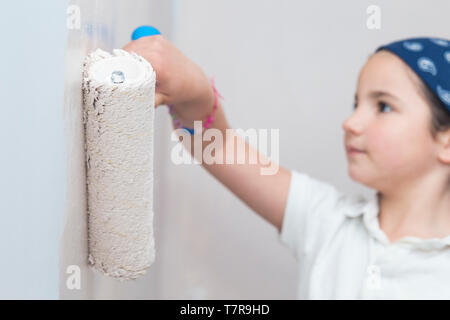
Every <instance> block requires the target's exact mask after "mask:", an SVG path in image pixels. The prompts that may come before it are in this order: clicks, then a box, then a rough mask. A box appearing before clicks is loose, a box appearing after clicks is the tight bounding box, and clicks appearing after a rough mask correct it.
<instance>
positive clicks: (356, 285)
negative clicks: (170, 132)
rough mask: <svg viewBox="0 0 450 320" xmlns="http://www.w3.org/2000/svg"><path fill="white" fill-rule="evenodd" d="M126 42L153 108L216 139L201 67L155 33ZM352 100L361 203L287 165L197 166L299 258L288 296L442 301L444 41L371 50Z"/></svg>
mask: <svg viewBox="0 0 450 320" xmlns="http://www.w3.org/2000/svg"><path fill="white" fill-rule="evenodd" d="M124 49H125V50H128V51H133V52H136V53H137V54H139V55H141V56H143V57H145V58H146V59H147V60H148V61H150V62H151V64H152V66H153V67H154V69H155V71H156V73H157V79H158V81H157V87H156V98H155V100H156V101H155V105H156V106H160V105H170V108H171V111H172V114H173V115H174V116H175V117H176V119H175V121H174V126H175V127H180V126H184V127H186V128H188V130H189V128H192V127H193V121H194V120H207V119H208V120H207V121H204V122H203V124H204V126H205V127H210V128H216V129H218V130H220V131H221V132H222V133H223V136H224V137H226V135H225V130H226V129H229V125H228V123H227V120H226V118H225V114H224V110H223V109H222V106H221V103H220V101H219V100H218V99H217V97H218V95H217V91H216V90H215V87H214V85H212V86H211V84H210V83H209V81H208V79H207V77H206V76H205V74H204V73H203V71H202V70H201V68H200V67H199V66H197V65H196V64H194V63H193V62H192V61H190V60H189V59H188V58H186V57H185V56H184V55H183V54H182V53H181V52H180V51H179V50H177V48H175V47H174V46H173V45H172V44H171V43H170V42H168V41H167V40H166V39H165V38H164V37H162V36H160V35H157V36H150V37H143V38H141V39H139V40H136V41H133V42H131V43H129V44H128V45H127V46H125V48H124ZM354 108H355V109H354V112H353V114H352V115H351V116H350V117H349V118H348V119H347V120H346V121H345V122H344V123H343V129H344V131H345V141H344V144H345V147H346V150H347V158H348V172H349V175H350V177H351V178H352V179H354V180H355V181H358V182H360V183H362V184H364V185H366V186H368V187H370V188H373V189H375V190H377V192H376V194H374V196H373V197H372V198H370V199H369V200H366V199H365V198H363V197H361V196H349V195H344V194H342V193H340V192H339V191H338V190H336V188H335V187H333V186H332V185H330V184H327V183H325V182H323V181H320V180H317V179H314V178H312V177H310V176H309V175H307V174H305V173H300V172H297V171H295V170H292V171H289V170H286V169H284V168H279V170H278V172H277V173H276V174H274V175H261V174H260V167H261V165H260V164H244V165H242V164H239V165H229V164H228V165H224V164H206V163H203V166H204V167H205V168H206V170H208V171H209V172H210V173H211V174H212V175H214V176H215V177H216V178H217V179H218V180H219V181H220V182H221V183H223V184H224V185H225V186H226V187H228V188H229V189H230V190H231V191H232V192H233V193H234V194H235V195H236V196H238V197H239V198H240V199H241V200H242V201H244V202H245V203H246V204H247V205H248V206H249V207H251V208H252V209H253V210H254V211H255V212H257V213H258V214H260V215H261V216H262V217H263V218H264V219H266V220H267V221H268V222H270V223H271V224H273V225H274V226H275V227H276V228H277V229H278V232H279V235H280V239H281V241H282V242H283V243H284V244H285V245H287V246H288V247H289V248H290V249H291V250H292V252H293V254H294V255H295V257H296V259H297V261H298V266H299V269H298V270H299V273H300V275H299V279H300V283H299V286H298V298H301V299H374V298H380V299H422V298H425V299H432V298H437V299H450V41H447V40H444V39H437V38H410V39H405V40H401V41H396V42H393V43H390V44H388V45H386V46H382V47H379V48H378V49H377V50H376V52H375V53H374V54H373V55H372V56H371V57H370V58H369V60H368V61H367V63H366V65H365V66H364V67H363V69H362V70H361V72H360V75H359V79H358V85H357V90H356V94H355V106H354ZM205 123H206V125H205ZM204 132H205V130H203V133H204ZM237 138H238V139H239V137H237ZM226 144H227V141H225V142H224V150H222V151H223V152H227V150H226ZM207 145H208V143H207V142H204V143H203V148H205V147H206V146H207ZM246 147H247V149H248V151H247V150H246V151H247V152H252V153H257V151H256V150H254V149H253V148H251V147H250V146H249V145H247V144H246ZM191 152H192V150H191ZM234 163H236V162H234Z"/></svg>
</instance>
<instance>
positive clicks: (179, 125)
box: [169, 76, 225, 134]
mask: <svg viewBox="0 0 450 320" xmlns="http://www.w3.org/2000/svg"><path fill="white" fill-rule="evenodd" d="M211 86H212V88H213V91H214V107H213V110H212V111H211V113H210V114H209V115H208V117H207V118H206V121H203V128H205V129H208V128H209V127H210V126H211V124H212V123H213V121H214V114H215V113H216V110H217V105H218V101H219V100H218V97H219V98H221V99H223V100H225V98H224V97H222V95H221V94H220V93H219V91H218V90H217V89H216V86H215V79H214V76H213V77H212V78H211ZM169 113H170V115H171V116H172V120H173V123H174V125H175V128H177V129H178V128H183V129H186V130H187V131H188V132H189V133H190V134H194V129H192V128H188V127H183V124H182V123H181V121H180V119H178V118H177V116H176V115H175V111H174V109H173V104H171V105H169Z"/></svg>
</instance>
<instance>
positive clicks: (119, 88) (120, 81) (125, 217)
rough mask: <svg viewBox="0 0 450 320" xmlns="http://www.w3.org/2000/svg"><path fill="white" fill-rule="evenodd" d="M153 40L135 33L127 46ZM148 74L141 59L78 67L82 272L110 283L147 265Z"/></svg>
mask: <svg viewBox="0 0 450 320" xmlns="http://www.w3.org/2000/svg"><path fill="white" fill-rule="evenodd" d="M154 34H159V31H158V30H157V29H155V28H153V27H149V26H143V27H139V28H137V29H136V30H135V31H134V32H133V35H132V40H136V39H138V38H139V37H142V36H148V35H154ZM155 84H156V73H155V71H154V70H153V68H152V66H151V64H150V63H149V62H148V61H147V60H145V59H144V58H143V57H141V56H139V55H137V54H135V53H129V52H127V51H125V50H121V49H115V50H113V51H112V54H110V53H108V52H106V51H103V50H101V49H97V50H95V51H94V52H92V53H90V54H89V55H88V56H86V58H85V60H84V65H83V83H82V89H83V122H84V128H85V154H86V181H87V212H88V246H89V256H88V261H89V264H90V265H91V266H92V267H93V268H94V269H95V270H97V271H100V272H101V273H102V274H104V275H107V276H110V277H113V278H116V279H118V280H130V279H136V278H138V277H139V276H141V275H144V274H145V273H146V272H147V270H148V268H149V267H150V266H151V265H152V264H153V262H154V260H155V242H154V236H153V149H154V146H153V142H154V140H153V138H154V134H153V133H154V109H155V108H154V103H155Z"/></svg>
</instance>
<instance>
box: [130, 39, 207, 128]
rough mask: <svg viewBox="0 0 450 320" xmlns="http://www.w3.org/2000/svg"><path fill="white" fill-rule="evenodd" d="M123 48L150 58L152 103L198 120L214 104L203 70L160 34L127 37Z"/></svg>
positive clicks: (187, 117) (182, 116)
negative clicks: (152, 75) (154, 80)
mask: <svg viewBox="0 0 450 320" xmlns="http://www.w3.org/2000/svg"><path fill="white" fill-rule="evenodd" d="M123 49H124V50H126V51H128V52H135V53H137V54H138V55H140V56H142V57H144V58H145V59H146V60H147V61H149V62H150V64H151V65H152V67H153V69H154V70H155V72H156V89H155V90H156V92H155V107H158V106H160V105H170V104H173V105H174V109H175V111H176V113H177V115H178V116H179V117H180V118H181V119H182V120H183V119H185V120H186V121H191V120H196V119H197V120H201V119H203V117H204V116H205V115H207V114H208V113H209V112H210V111H211V110H210V109H211V108H212V106H213V105H214V91H213V89H212V87H211V84H210V82H209V79H208V78H207V77H206V75H205V73H204V72H203V70H202V69H201V68H200V67H199V66H198V65H196V64H195V63H194V62H193V61H191V60H190V59H188V58H187V57H186V56H185V55H183V54H182V53H181V51H179V50H178V49H177V48H176V47H175V46H174V45H172V44H171V43H170V42H169V41H168V40H167V39H165V38H164V37H163V36H162V35H154V36H148V37H142V38H139V39H137V40H135V41H131V42H130V43H128V44H127V45H126V46H125V47H123Z"/></svg>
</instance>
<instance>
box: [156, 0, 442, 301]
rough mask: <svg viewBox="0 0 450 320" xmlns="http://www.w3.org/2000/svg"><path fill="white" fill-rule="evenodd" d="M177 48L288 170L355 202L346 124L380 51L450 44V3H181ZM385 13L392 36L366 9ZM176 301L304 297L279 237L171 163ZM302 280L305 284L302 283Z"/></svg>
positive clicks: (168, 272)
mask: <svg viewBox="0 0 450 320" xmlns="http://www.w3.org/2000/svg"><path fill="white" fill-rule="evenodd" d="M177 3H178V13H177V15H176V16H177V20H176V29H175V36H176V38H175V39H176V44H177V46H178V47H179V48H180V49H181V50H182V51H183V52H184V53H185V54H187V55H188V56H189V57H190V58H192V59H193V60H194V61H195V62H197V63H198V64H200V65H201V66H202V67H203V68H204V69H205V71H206V72H207V74H208V75H216V85H217V88H218V90H219V91H220V92H221V93H222V94H223V96H224V97H225V99H226V100H225V102H224V103H223V107H224V110H225V112H226V116H227V118H228V120H229V123H230V125H231V126H233V127H234V128H243V129H248V128H257V129H259V128H261V129H264V128H267V129H269V128H279V129H280V163H281V165H283V166H285V167H287V168H290V169H296V170H298V171H301V172H306V173H308V174H311V175H312V176H313V177H315V178H319V179H323V180H324V181H326V182H329V183H332V184H334V185H335V186H336V187H338V188H339V189H340V190H343V191H345V192H348V193H361V194H364V195H366V196H369V195H370V194H371V192H372V190H369V189H367V188H365V187H363V186H361V185H359V184H356V183H355V182H353V181H352V180H350V178H349V176H348V174H347V160H346V156H345V149H344V145H343V130H342V127H341V125H342V122H343V121H344V120H345V119H346V118H347V117H348V116H350V114H351V112H352V107H353V96H354V92H355V89H356V83H357V77H358V73H359V71H360V69H361V67H362V66H363V64H364V63H365V61H366V59H367V57H368V55H369V54H370V53H372V52H373V50H375V48H376V47H377V46H378V45H381V44H383V43H385V42H390V41H392V40H394V39H396V38H403V37H410V36H420V35H430V36H432V35H435V36H442V37H447V38H449V37H450V28H449V22H448V21H449V20H448V13H449V12H450V2H449V1H447V0H436V1H432V2H430V1H428V2H427V1H421V0H396V1H391V0H377V1H368V0H346V1H333V0H319V1H298V0H246V1H242V0H215V1H210V0H178V1H177ZM372 4H376V5H379V6H380V8H381V13H382V25H381V30H368V29H367V28H366V20H367V14H366V8H367V7H368V6H369V5H372ZM169 175H170V176H169V182H170V183H169V185H168V187H167V188H168V194H170V197H171V198H170V199H172V201H170V202H168V203H167V207H166V211H164V212H160V213H159V214H160V215H163V216H164V219H165V221H164V230H165V232H164V233H163V235H164V236H165V238H164V243H166V246H165V247H164V257H165V264H166V266H165V267H164V269H163V270H164V273H163V278H164V284H165V285H164V286H163V287H162V291H161V296H162V297H164V298H178V297H182V298H191V297H199V298H212V299H217V298H225V299H226V298H236V299H251V298H254V299H260V298H270V299H271V298H273V299H278V298H295V287H296V284H297V283H296V273H295V261H294V260H293V259H292V257H291V256H289V255H288V252H287V250H286V248H284V247H282V246H281V245H280V244H279V242H278V238H277V235H276V230H275V228H273V227H271V226H269V225H268V224H267V223H266V222H265V221H263V220H262V219H261V218H259V216H257V215H256V214H254V213H253V212H252V211H251V210H250V209H248V208H247V207H246V206H245V205H244V204H243V203H241V202H240V201H239V200H238V199H236V198H235V197H234V196H233V195H232V194H231V193H230V192H228V191H227V190H226V189H225V188H224V187H222V186H221V185H219V184H218V183H217V181H215V180H214V179H213V178H212V177H211V176H210V175H209V174H208V173H207V172H206V171H205V170H203V169H202V168H200V167H193V166H178V167H176V166H174V165H171V164H169ZM300 281H301V279H300Z"/></svg>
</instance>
